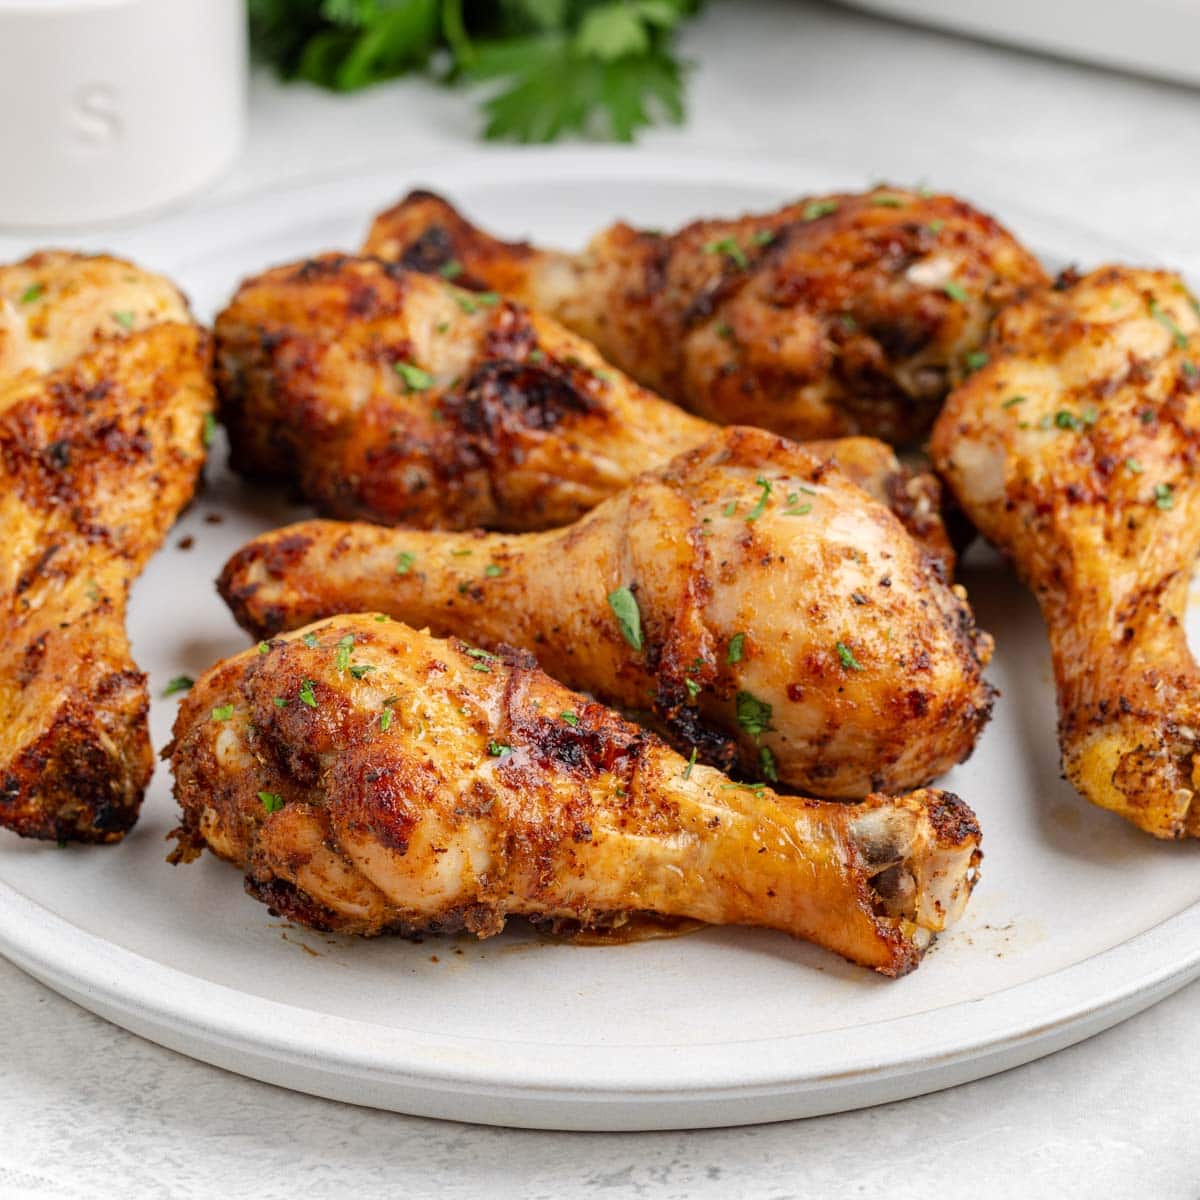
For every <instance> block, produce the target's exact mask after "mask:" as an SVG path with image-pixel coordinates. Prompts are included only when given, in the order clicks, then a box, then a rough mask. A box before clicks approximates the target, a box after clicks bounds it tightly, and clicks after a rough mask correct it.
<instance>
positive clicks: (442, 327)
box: [434, 321, 450, 333]
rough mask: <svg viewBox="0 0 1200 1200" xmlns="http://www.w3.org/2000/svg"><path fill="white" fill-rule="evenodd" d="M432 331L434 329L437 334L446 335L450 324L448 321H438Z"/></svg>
mask: <svg viewBox="0 0 1200 1200" xmlns="http://www.w3.org/2000/svg"><path fill="white" fill-rule="evenodd" d="M434 329H436V330H437V332H438V333H446V332H447V331H448V330H449V329H450V322H449V321H439V322H438V323H437V324H436V325H435V326H434Z"/></svg>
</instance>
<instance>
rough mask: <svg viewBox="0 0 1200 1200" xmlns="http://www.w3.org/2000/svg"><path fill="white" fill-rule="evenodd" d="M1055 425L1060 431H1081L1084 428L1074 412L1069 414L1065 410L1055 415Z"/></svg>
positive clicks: (1061, 409)
mask: <svg viewBox="0 0 1200 1200" xmlns="http://www.w3.org/2000/svg"><path fill="white" fill-rule="evenodd" d="M1054 423H1055V425H1057V426H1058V427H1059V429H1072V430H1080V429H1082V428H1083V422H1082V421H1081V420H1080V419H1079V418H1078V417H1077V416H1076V415H1075V414H1074V413H1073V412H1068V411H1067V410H1066V409H1065V408H1060V409H1059V410H1058V412H1056V413H1055V414H1054Z"/></svg>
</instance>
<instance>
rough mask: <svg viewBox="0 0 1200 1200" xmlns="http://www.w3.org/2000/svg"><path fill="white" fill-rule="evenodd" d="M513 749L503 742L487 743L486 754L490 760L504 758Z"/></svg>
mask: <svg viewBox="0 0 1200 1200" xmlns="http://www.w3.org/2000/svg"><path fill="white" fill-rule="evenodd" d="M512 752H513V748H512V747H511V746H508V745H506V744H505V743H504V742H494V741H493V742H488V754H490V755H491V756H492V758H504V756H505V755H507V754H511V753H512Z"/></svg>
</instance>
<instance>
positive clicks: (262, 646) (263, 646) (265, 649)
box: [258, 642, 271, 654]
mask: <svg viewBox="0 0 1200 1200" xmlns="http://www.w3.org/2000/svg"><path fill="white" fill-rule="evenodd" d="M258 652H259V654H270V653H271V643H270V642H259V643H258Z"/></svg>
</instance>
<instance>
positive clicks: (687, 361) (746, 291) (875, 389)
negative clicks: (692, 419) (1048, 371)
mask: <svg viewBox="0 0 1200 1200" xmlns="http://www.w3.org/2000/svg"><path fill="white" fill-rule="evenodd" d="M364 250H365V252H366V253H367V254H373V255H377V256H378V257H380V258H385V259H389V260H391V261H395V262H399V263H402V264H403V265H404V266H407V267H411V268H414V269H416V270H423V271H437V270H439V269H440V270H443V271H445V270H450V271H451V272H452V273H454V272H456V271H457V272H458V274H457V275H456V279H457V281H458V282H460V283H462V284H463V285H464V286H472V287H487V288H494V289H495V290H496V291H499V292H504V293H506V294H510V295H512V296H514V297H516V298H517V299H520V300H523V301H525V302H526V303H528V304H530V305H532V306H533V307H535V308H540V309H542V310H543V311H545V312H546V313H548V314H549V315H550V316H552V317H554V318H556V319H557V320H559V321H561V322H562V323H563V324H564V325H566V326H567V327H568V328H569V329H573V330H575V331H576V332H577V333H579V334H582V335H583V336H584V337H586V338H588V339H589V340H590V341H592V342H594V343H595V344H596V346H597V348H598V349H599V350H600V352H601V354H603V355H604V356H605V357H606V358H608V359H609V360H610V361H612V362H613V363H615V364H616V365H617V366H618V367H620V368H621V369H622V370H624V371H627V372H628V373H629V374H630V375H632V376H633V377H634V378H635V379H637V380H639V381H640V382H641V383H643V384H645V385H646V386H647V387H651V388H654V389H655V390H656V391H657V392H660V393H661V394H662V395H664V396H668V397H670V398H671V399H672V400H675V401H677V402H678V403H680V404H682V405H683V406H684V407H685V408H688V409H690V410H691V411H692V412H694V413H697V414H699V415H701V416H704V417H708V418H709V419H710V420H713V421H718V422H720V423H722V424H741V425H758V426H761V427H763V428H766V429H772V430H775V431H776V432H778V433H782V434H785V435H786V436H788V437H792V438H796V439H798V440H805V439H810V438H820V437H834V436H839V435H842V434H848V433H864V434H870V435H873V436H875V437H880V438H883V439H885V440H887V441H890V442H895V443H907V442H911V441H914V440H915V439H918V438H920V437H921V436H922V435H923V434H924V433H926V432H927V430H928V428H929V426H930V424H931V422H932V421H933V419H934V417H935V416H936V415H937V412H938V409H939V407H940V406H941V403H942V400H943V399H944V398H945V396H946V393H947V392H948V391H949V390H950V389H951V388H952V387H954V386H955V385H956V384H957V383H959V382H961V381H962V380H963V379H964V378H965V376H966V375H967V373H968V372H969V371H970V369H971V368H972V366H973V365H974V363H975V361H976V359H975V356H976V355H977V353H978V352H979V348H980V345H981V343H982V342H983V339H984V336H985V334H986V333H987V330H988V326H989V325H990V323H991V321H992V319H993V317H994V316H995V313H996V312H997V310H998V309H999V308H1001V307H1002V306H1003V305H1004V304H1006V303H1008V302H1009V301H1010V300H1012V299H1014V298H1015V297H1016V296H1018V295H1019V294H1021V292H1022V290H1023V289H1026V288H1029V287H1031V286H1037V285H1041V284H1043V283H1045V282H1046V277H1045V274H1044V272H1043V271H1042V268H1041V267H1040V266H1039V264H1038V262H1037V260H1036V259H1035V258H1034V257H1033V256H1032V255H1031V254H1030V253H1029V252H1028V251H1026V250H1025V249H1024V248H1023V247H1022V246H1021V245H1020V244H1019V243H1018V242H1017V241H1016V240H1015V239H1014V238H1013V237H1012V235H1011V234H1009V233H1008V232H1007V230H1005V229H1004V228H1003V227H1002V226H1000V225H999V224H997V223H996V222H995V221H993V220H992V219H991V218H990V217H987V216H985V215H984V214H983V213H981V212H979V211H978V210H976V209H974V208H972V207H971V206H970V205H968V204H965V203H964V202H963V201H961V200H957V199H955V198H954V197H952V196H934V195H925V194H923V193H917V192H911V191H906V190H904V189H902V188H876V189H874V190H873V191H870V192H866V193H861V194H846V193H842V194H837V195H828V196H818V197H812V198H807V199H803V200H799V201H797V202H796V203H794V204H788V205H786V206H784V207H783V208H780V209H778V210H777V211H775V212H773V213H764V214H761V215H757V216H745V217H740V218H737V219H734V220H721V221H696V222H694V223H693V224H691V225H688V226H686V227H685V228H683V229H681V230H679V231H678V232H677V233H673V234H661V233H652V232H648V231H644V230H637V229H633V228H631V227H630V226H628V225H623V224H618V225H614V226H612V227H611V228H610V229H607V230H605V231H604V232H603V233H601V234H599V236H597V237H596V238H595V239H594V240H593V241H592V243H591V244H590V245H589V246H588V248H587V249H586V250H585V251H584V252H583V253H582V254H577V255H571V254H563V253H558V252H553V251H542V250H536V249H534V248H532V247H530V246H528V245H526V244H524V243H506V242H500V241H498V240H496V239H495V238H492V237H490V236H489V235H487V234H485V233H483V232H481V231H480V230H478V229H476V228H475V227H474V226H472V225H471V224H470V223H469V222H468V221H466V219H465V218H463V217H462V216H461V215H460V214H459V213H457V212H456V211H455V210H454V209H453V208H452V207H451V206H450V205H449V204H448V203H447V202H446V201H444V200H442V199H440V198H439V197H437V196H434V195H431V194H430V193H428V192H414V193H413V194H412V195H410V196H409V197H408V198H407V199H405V200H403V201H402V202H401V203H400V204H398V205H396V206H395V207H394V208H392V209H390V210H389V211H387V212H385V213H382V214H381V215H380V216H379V217H377V218H376V220H375V222H374V224H373V226H372V228H371V231H370V234H369V236H368V238H367V241H366V244H365V247H364Z"/></svg>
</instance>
